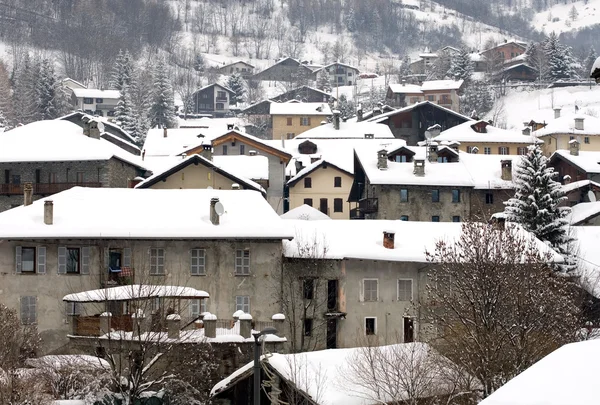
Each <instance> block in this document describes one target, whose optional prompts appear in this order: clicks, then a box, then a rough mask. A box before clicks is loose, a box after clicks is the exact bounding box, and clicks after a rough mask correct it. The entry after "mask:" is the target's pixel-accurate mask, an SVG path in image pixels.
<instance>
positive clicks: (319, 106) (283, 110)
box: [270, 101, 332, 139]
mask: <svg viewBox="0 0 600 405" xmlns="http://www.w3.org/2000/svg"><path fill="white" fill-rule="evenodd" d="M270 115H271V120H272V123H273V124H272V126H273V134H272V135H273V138H272V139H293V138H294V137H296V136H298V135H300V134H301V133H303V132H305V131H308V130H310V129H312V128H316V127H318V126H320V125H321V122H323V121H327V118H328V117H330V116H331V115H332V114H331V109H330V108H329V105H328V104H326V103H300V102H291V101H290V102H287V103H271V105H270Z"/></svg>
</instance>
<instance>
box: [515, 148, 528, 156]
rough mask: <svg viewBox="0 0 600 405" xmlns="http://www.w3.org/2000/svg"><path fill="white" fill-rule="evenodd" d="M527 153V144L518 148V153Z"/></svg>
mask: <svg viewBox="0 0 600 405" xmlns="http://www.w3.org/2000/svg"><path fill="white" fill-rule="evenodd" d="M526 154H527V147H526V146H519V147H518V148H517V155H526Z"/></svg>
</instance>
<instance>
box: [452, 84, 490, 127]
mask: <svg viewBox="0 0 600 405" xmlns="http://www.w3.org/2000/svg"><path fill="white" fill-rule="evenodd" d="M491 88H492V87H491V86H490V85H489V84H488V83H482V82H479V81H473V82H471V83H469V85H468V86H466V87H465V90H464V92H463V94H462V95H461V96H460V112H461V113H462V114H464V115H467V116H470V117H471V118H473V117H472V115H473V111H475V114H474V115H475V116H477V117H483V116H484V115H485V114H486V113H487V112H489V111H490V110H491V109H492V106H493V105H494V97H493V95H492V92H491Z"/></svg>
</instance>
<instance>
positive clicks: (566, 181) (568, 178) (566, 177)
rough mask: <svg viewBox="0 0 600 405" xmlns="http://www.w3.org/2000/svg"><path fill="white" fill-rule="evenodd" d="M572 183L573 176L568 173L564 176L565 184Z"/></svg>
mask: <svg viewBox="0 0 600 405" xmlns="http://www.w3.org/2000/svg"><path fill="white" fill-rule="evenodd" d="M570 183H571V176H569V175H568V174H566V175H565V176H564V177H563V184H570Z"/></svg>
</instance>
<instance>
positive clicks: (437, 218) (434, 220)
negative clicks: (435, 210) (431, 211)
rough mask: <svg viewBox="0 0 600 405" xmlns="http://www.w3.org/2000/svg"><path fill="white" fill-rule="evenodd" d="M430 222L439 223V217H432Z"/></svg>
mask: <svg viewBox="0 0 600 405" xmlns="http://www.w3.org/2000/svg"><path fill="white" fill-rule="evenodd" d="M431 222H440V216H439V215H434V216H432V217H431Z"/></svg>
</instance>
